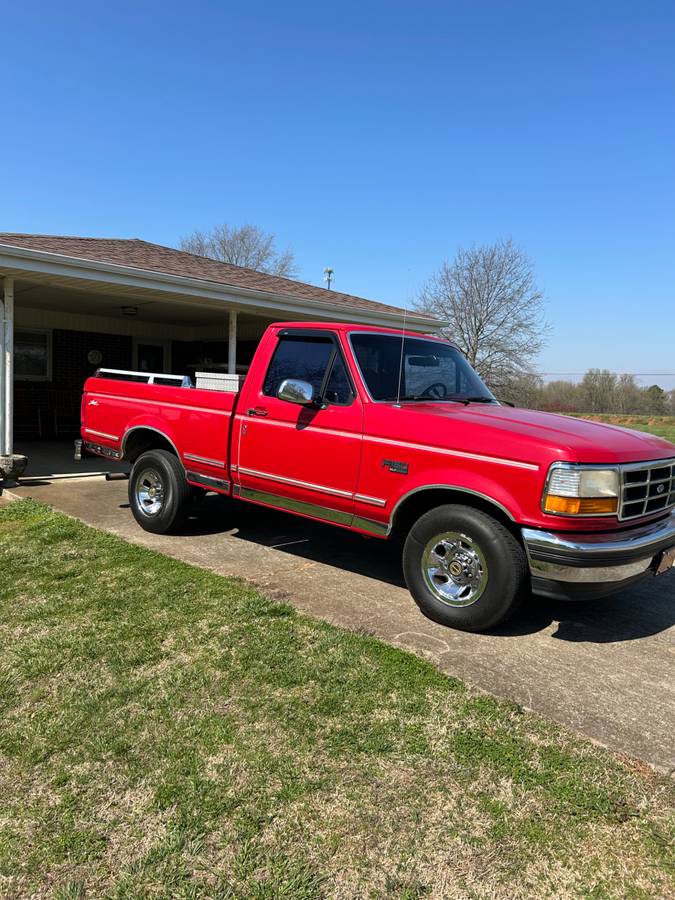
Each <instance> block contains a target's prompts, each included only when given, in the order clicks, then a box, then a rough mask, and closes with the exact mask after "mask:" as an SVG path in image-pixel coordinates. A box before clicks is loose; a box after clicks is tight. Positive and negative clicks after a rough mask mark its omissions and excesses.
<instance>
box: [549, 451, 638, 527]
mask: <svg viewBox="0 0 675 900" xmlns="http://www.w3.org/2000/svg"><path fill="white" fill-rule="evenodd" d="M619 490H620V486H619V471H618V469H603V468H602V467H599V466H577V465H573V464H572V463H553V465H552V466H551V468H550V469H549V473H548V478H547V479H546V487H545V488H544V496H543V498H542V509H543V510H544V512H547V513H553V514H554V515H558V516H606V515H611V514H613V513H616V511H617V509H618V508H619Z"/></svg>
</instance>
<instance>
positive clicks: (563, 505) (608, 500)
mask: <svg viewBox="0 0 675 900" xmlns="http://www.w3.org/2000/svg"><path fill="white" fill-rule="evenodd" d="M618 505H619V501H618V499H617V498H616V497H556V496H554V495H552V494H549V496H548V497H547V498H546V503H545V504H544V509H545V510H546V512H550V513H558V514H559V515H563V516H593V515H598V516H602V515H606V514H607V513H615V512H616V511H617V509H618Z"/></svg>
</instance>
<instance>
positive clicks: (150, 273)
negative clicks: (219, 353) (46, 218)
mask: <svg viewBox="0 0 675 900" xmlns="http://www.w3.org/2000/svg"><path fill="white" fill-rule="evenodd" d="M4 267H6V268H9V269H11V270H14V271H16V270H19V271H21V272H25V273H27V274H29V273H31V272H33V273H40V274H43V275H55V276H60V277H65V278H75V279H78V278H79V279H85V278H86V279H87V280H89V281H99V282H102V283H109V284H116V285H124V286H125V287H136V288H139V289H145V290H148V289H149V290H158V291H163V292H166V293H169V294H176V295H179V294H186V293H187V294H189V295H190V296H191V297H197V298H202V299H205V300H220V301H225V302H229V303H230V304H231V305H234V306H237V305H239V306H240V307H243V308H245V307H246V306H247V304H246V303H245V302H244V303H242V302H241V301H245V300H247V299H250V300H251V301H252V303H251V305H254V303H255V305H256V306H257V307H258V308H259V309H265V308H267V307H269V311H270V313H272V312H274V313H275V314H276V312H283V313H284V314H286V313H293V312H297V313H299V314H301V315H307V313H308V312H309V311H311V310H318V311H322V312H323V314H324V315H325V317H326V319H330V315H327V314H328V313H330V312H332V313H333V314H334V313H335V310H336V307H335V306H334V305H333V304H330V303H324V302H322V301H319V300H304V299H303V298H300V297H295V296H293V295H291V294H283V293H275V292H271V291H261V290H257V289H254V288H244V287H239V286H237V285H227V284H222V283H220V282H215V281H207V280H204V279H200V278H191V277H188V276H185V275H172V274H169V273H167V272H157V271H154V270H151V269H141V268H138V267H136V266H125V265H121V264H120V263H111V262H105V261H101V260H93V259H87V258H85V257H79V256H69V255H67V254H61V253H53V252H51V251H48V250H35V249H32V248H27V247H16V246H14V245H12V244H0V269H2V268H4ZM347 310H348V317H349V318H350V319H351V320H352V321H354V322H359V323H364V324H371V325H385V324H387V325H391V324H394V325H400V323H401V321H402V320H403V318H404V316H403V313H394V312H389V311H387V310H380V309H376V308H375V309H369V308H366V307H359V306H348V307H347V306H346V307H345V312H346V311H347ZM341 318H346V317H344V316H343V317H341ZM405 318H406V324H407V325H408V326H410V327H411V328H413V329H419V330H424V331H437V330H438V329H439V328H441V327H442V326H443V325H444V324H445V323H444V322H441V321H439V320H438V319H432V318H429V317H427V316H420V315H419V314H417V313H408V314H406V315H405Z"/></svg>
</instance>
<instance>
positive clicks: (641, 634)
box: [12, 463, 675, 771]
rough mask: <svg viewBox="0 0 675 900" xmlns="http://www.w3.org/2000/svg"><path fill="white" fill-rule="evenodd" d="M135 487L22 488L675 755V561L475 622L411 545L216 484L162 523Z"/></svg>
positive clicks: (623, 739) (614, 734) (579, 720)
mask: <svg viewBox="0 0 675 900" xmlns="http://www.w3.org/2000/svg"><path fill="white" fill-rule="evenodd" d="M97 465H100V463H97ZM103 465H104V466H105V465H106V464H105V463H104V464H103ZM126 491H127V483H126V482H106V481H104V480H103V478H101V477H96V476H86V477H83V478H78V479H65V478H61V479H58V478H55V479H50V478H48V477H41V478H36V480H35V482H33V483H32V484H24V485H23V486H21V487H19V488H13V489H12V493H13V494H15V495H17V496H22V497H25V496H34V497H35V498H37V499H39V500H42V501H44V502H45V503H49V504H51V505H52V506H54V507H56V508H57V509H60V510H63V511H64V512H66V513H68V514H70V515H74V516H77V517H78V518H80V519H82V520H83V521H85V522H87V523H88V524H90V525H95V526H97V527H98V528H104V529H107V530H108V531H111V532H114V533H115V534H118V535H120V536H121V537H123V538H126V539H127V540H130V541H133V542H135V543H137V544H142V545H143V546H147V547H151V548H153V549H155V550H158V551H160V552H162V553H166V554H168V555H170V556H173V557H176V558H177V559H181V560H185V561H186V562H189V563H193V564H195V565H199V566H205V567H207V568H209V569H212V570H213V571H215V572H218V573H219V574H222V575H229V576H236V577H240V578H244V579H246V580H248V581H250V582H253V583H254V584H256V585H257V586H259V587H260V588H261V589H262V590H263V591H265V593H267V594H268V595H270V596H272V597H275V598H278V599H284V600H287V601H288V602H290V603H293V604H294V605H295V606H296V607H298V608H299V609H301V610H302V611H303V612H306V613H309V614H311V615H313V616H317V617H320V618H322V619H326V620H327V621H329V622H332V623H334V624H336V625H340V626H342V627H344V628H348V629H351V630H355V631H363V632H367V633H370V634H374V635H376V636H377V637H380V638H382V639H383V640H385V641H388V642H389V643H391V644H396V645H399V646H401V647H405V648H406V649H408V650H411V651H413V652H414V653H417V654H419V655H422V656H425V657H427V658H428V659H430V660H432V661H433V662H434V663H435V664H436V665H438V666H439V667H440V668H441V669H442V670H443V671H444V672H447V673H448V674H449V675H455V676H457V677H459V678H462V679H464V680H465V681H467V682H468V683H469V684H471V685H474V686H476V687H479V688H482V689H484V690H486V691H489V692H490V693H492V694H495V695H498V696H501V697H507V698H509V699H511V700H514V701H516V702H517V703H520V704H521V705H522V706H524V707H526V708H528V709H532V710H535V711H537V712H539V713H542V714H543V715H546V716H548V717H550V718H552V719H555V720H556V721H558V722H561V723H563V724H564V725H567V726H569V727H571V728H573V729H575V730H576V731H579V732H581V733H582V734H585V735H587V736H588V737H590V738H592V739H594V740H596V741H598V742H600V743H602V744H604V745H606V746H608V747H611V748H612V749H614V750H618V751H623V752H625V753H627V754H629V755H631V756H635V757H638V758H641V759H643V760H645V761H647V762H649V763H651V764H653V765H655V766H657V767H659V768H661V769H665V770H669V771H672V770H673V769H674V768H675V756H674V752H673V734H675V684H674V679H673V671H674V666H673V662H674V653H673V650H674V646H675V640H674V637H675V629H674V628H673V625H674V624H675V573H671V574H668V575H665V576H663V577H662V578H660V579H656V580H652V581H649V582H647V583H645V584H643V585H639V586H638V587H637V588H633V589H630V590H628V591H625V592H623V593H622V594H619V595H616V596H615V597H613V598H608V599H606V600H600V601H596V602H594V603H583V604H582V603H580V604H563V603H554V602H551V601H546V600H539V599H533V600H531V601H529V602H528V604H526V606H525V608H524V609H523V610H522V611H521V613H520V614H519V615H518V617H517V618H516V619H514V620H513V621H512V622H511V623H509V624H508V626H507V627H503V628H500V629H496V630H495V631H494V632H493V633H491V634H482V635H472V634H464V633H462V632H459V631H453V630H451V629H448V628H443V627H442V626H440V625H436V624H435V623H433V622H429V621H428V620H427V619H425V618H424V617H423V616H422V615H421V614H420V613H419V611H418V610H417V607H416V606H415V604H414V603H413V601H412V599H411V598H410V596H409V594H408V592H407V590H406V588H405V586H404V584H403V580H402V575H401V567H400V559H399V551H398V550H397V548H396V547H395V546H393V545H389V544H388V543H386V542H382V541H379V540H377V539H367V538H362V537H360V536H358V535H355V534H351V533H349V532H345V531H342V530H341V529H337V528H332V527H329V526H322V525H318V524H316V523H311V522H307V521H303V520H301V519H298V518H296V517H293V516H290V515H286V514H284V513H276V512H272V511H270V510H266V509H263V508H260V507H254V506H251V505H248V504H245V503H239V502H236V501H228V500H224V499H222V498H218V497H209V498H207V499H206V500H205V501H204V503H203V504H202V507H201V510H200V514H199V516H198V517H197V518H193V519H191V520H190V522H189V525H188V526H187V527H186V529H185V532H184V533H183V534H181V535H173V536H157V535H151V534H147V533H146V532H144V531H142V530H141V529H140V528H139V527H138V526H137V525H136V523H135V521H134V520H133V518H132V516H131V513H130V511H129V508H128V504H127V496H126Z"/></svg>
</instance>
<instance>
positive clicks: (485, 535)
mask: <svg viewBox="0 0 675 900" xmlns="http://www.w3.org/2000/svg"><path fill="white" fill-rule="evenodd" d="M403 574H404V576H405V581H406V584H407V586H408V590H409V591H410V593H411V594H412V596H413V599H414V600H415V602H416V603H417V605H418V606H419V608H420V609H421V610H422V612H423V613H424V615H425V616H427V617H428V618H430V619H433V620H434V621H435V622H440V624H441V625H449V626H450V627H451V628H458V629H461V630H462V631H484V630H485V629H487V628H491V627H493V626H494V625H497V624H499V623H500V622H503V621H504V620H505V619H507V618H509V616H511V615H512V614H513V613H514V612H515V610H516V609H517V607H518V605H519V604H520V600H521V598H522V595H523V590H524V587H525V580H526V577H527V560H526V557H525V551H524V550H523V548H522V547H521V545H520V544H519V543H518V541H517V540H516V538H515V537H514V536H513V535H512V534H511V532H510V531H509V530H508V529H507V528H505V527H504V526H503V525H502V524H501V523H500V522H498V521H497V520H496V519H493V518H492V517H491V516H488V515H486V514H485V513H484V512H481V511H480V510H477V509H473V508H472V507H470V506H460V505H454V504H453V505H450V504H448V505H447V506H438V507H436V508H435V509H432V510H430V511H429V512H427V513H425V514H424V515H423V516H421V518H419V519H418V520H417V522H416V523H415V524H414V525H413V527H412V528H411V530H410V532H409V534H408V537H407V538H406V542H405V546H404V548H403Z"/></svg>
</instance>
